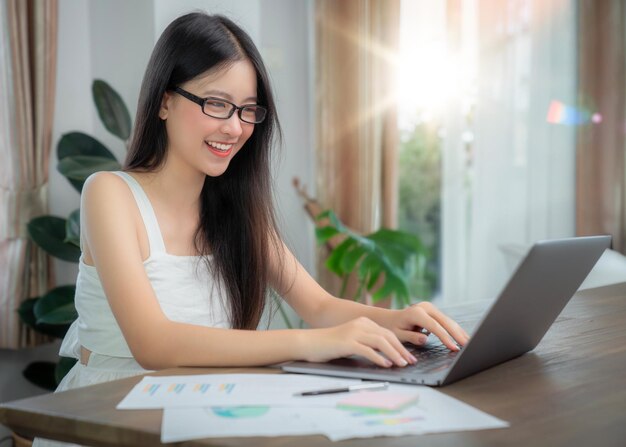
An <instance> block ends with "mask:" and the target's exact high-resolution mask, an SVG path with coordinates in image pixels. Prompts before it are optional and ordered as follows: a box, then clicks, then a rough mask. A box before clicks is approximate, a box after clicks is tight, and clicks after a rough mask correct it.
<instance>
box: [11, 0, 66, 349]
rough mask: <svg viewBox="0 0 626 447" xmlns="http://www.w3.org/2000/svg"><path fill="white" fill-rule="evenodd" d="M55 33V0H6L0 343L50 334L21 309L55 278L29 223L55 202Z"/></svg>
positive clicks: (23, 342) (14, 344)
mask: <svg viewBox="0 0 626 447" xmlns="http://www.w3.org/2000/svg"><path fill="white" fill-rule="evenodd" d="M56 37H57V1H56V0H46V1H35V0H27V1H23V0H0V157H1V158H0V348H19V347H25V346H32V345H34V344H37V343H38V342H39V341H41V340H43V338H42V337H41V336H39V335H37V334H35V333H34V332H33V331H31V330H29V329H27V328H26V327H25V326H23V325H22V324H21V323H20V321H19V317H18V314H17V312H16V309H17V308H18V307H19V305H20V304H21V303H22V301H24V300H25V299H27V298H29V297H33V296H39V295H42V294H43V293H45V292H46V291H47V290H48V289H49V288H50V286H51V280H52V275H51V262H50V259H49V258H48V256H47V255H46V254H45V253H44V252H43V251H42V250H40V249H39V248H38V247H36V246H35V245H34V244H33V243H32V242H31V241H30V240H29V238H28V235H27V233H26V224H27V223H28V221H29V220H30V219H31V218H33V217H35V216H37V215H41V214H44V213H46V212H47V206H48V205H47V202H48V198H47V181H48V161H49V154H50V147H51V137H52V119H53V111H54V93H55V79H56V45H57V40H56Z"/></svg>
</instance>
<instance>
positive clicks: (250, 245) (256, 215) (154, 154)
mask: <svg viewBox="0 0 626 447" xmlns="http://www.w3.org/2000/svg"><path fill="white" fill-rule="evenodd" d="M240 60H248V61H250V63H251V64H252V65H253V67H254V69H255V71H256V77H257V98H258V103H259V104H261V105H264V106H265V107H266V108H267V110H268V113H267V116H266V118H265V120H264V121H263V122H262V123H260V124H256V125H255V128H254V131H253V133H252V135H251V136H250V138H249V139H248V141H246V143H245V145H244V146H243V147H242V149H241V150H240V151H239V152H238V153H237V155H236V156H235V157H234V158H233V159H232V160H231V162H230V165H229V167H228V169H227V170H226V172H225V173H224V174H222V175H221V176H219V177H210V176H206V178H205V180H204V186H203V188H202V192H201V197H200V222H199V226H198V229H197V231H196V235H195V241H194V242H195V246H196V249H197V251H198V253H199V254H200V255H202V256H203V258H204V260H205V261H206V264H207V267H208V268H209V269H211V270H212V272H213V273H214V274H216V275H218V277H219V278H220V279H221V281H222V282H223V285H224V287H225V289H226V292H227V296H228V297H229V306H228V309H227V310H228V311H229V318H230V323H231V325H232V327H233V328H236V329H255V328H256V327H257V325H258V323H259V320H260V318H261V315H262V313H263V310H264V308H265V302H266V293H267V291H268V289H269V287H268V284H269V275H270V272H269V269H268V267H269V265H268V259H269V258H270V250H271V249H272V248H274V249H277V248H278V247H279V246H280V244H279V237H278V230H277V225H276V219H275V216H274V211H273V201H272V188H271V185H272V181H271V173H270V167H271V154H270V152H271V147H272V144H273V140H274V136H280V125H279V122H278V117H277V115H276V108H275V104H274V99H273V95H272V91H271V87H270V82H269V76H268V74H267V70H266V69H265V66H264V64H263V61H262V59H261V55H260V54H259V51H258V50H257V48H256V46H255V45H254V43H253V42H252V39H251V38H250V36H248V34H246V32H245V31H243V30H242V29H241V28H240V27H239V26H237V25H236V24H235V23H234V22H232V21H231V20H229V19H228V18H226V17H223V16H220V15H208V14H206V13H203V12H193V13H190V14H186V15H184V16H181V17H179V18H177V19H176V20H174V21H173V22H172V23H171V24H170V25H169V26H168V27H167V28H166V29H165V31H164V32H163V34H162V35H161V37H160V38H159V40H158V41H157V43H156V45H155V47H154V50H153V52H152V55H151V57H150V61H149V62H148V67H147V69H146V74H145V76H144V79H143V82H142V85H141V92H140V95H139V103H138V106H137V116H136V119H135V128H134V131H133V136H132V138H131V142H130V147H129V151H128V156H127V158H126V163H125V166H124V169H125V170H128V171H139V172H146V171H153V170H158V169H159V168H160V167H161V166H162V164H163V162H164V161H165V157H166V152H167V142H168V138H167V133H166V128H165V122H164V121H162V120H161V119H160V118H159V108H160V106H161V100H162V98H163V95H164V93H165V92H166V91H169V90H172V89H173V88H175V87H177V86H179V85H181V84H183V83H185V82H187V81H189V80H191V79H194V78H196V77H198V76H200V75H202V74H205V73H206V72H207V71H208V70H211V69H220V68H225V67H228V66H229V65H230V64H232V63H234V62H236V61H240ZM209 254H210V255H212V259H210V258H209V256H208V255H209Z"/></svg>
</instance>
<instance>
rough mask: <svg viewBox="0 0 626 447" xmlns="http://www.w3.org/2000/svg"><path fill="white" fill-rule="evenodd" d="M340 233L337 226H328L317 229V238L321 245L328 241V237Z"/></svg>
mask: <svg viewBox="0 0 626 447" xmlns="http://www.w3.org/2000/svg"><path fill="white" fill-rule="evenodd" d="M338 234H339V231H338V230H337V229H336V228H335V227H331V226H326V227H321V228H316V229H315V238H316V239H317V243H318V244H319V245H321V244H324V243H326V241H328V239H330V238H332V237H334V236H336V235H338Z"/></svg>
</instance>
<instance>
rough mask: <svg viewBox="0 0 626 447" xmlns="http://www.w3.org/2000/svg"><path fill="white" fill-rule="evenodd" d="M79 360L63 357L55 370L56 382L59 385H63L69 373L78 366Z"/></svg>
mask: <svg viewBox="0 0 626 447" xmlns="http://www.w3.org/2000/svg"><path fill="white" fill-rule="evenodd" d="M76 362H77V360H76V359H75V358H72V357H61V359H60V360H59V363H57V365H56V368H54V380H55V381H56V383H57V385H58V384H59V383H61V380H63V377H65V375H66V374H67V373H68V372H69V370H70V369H72V367H73V366H74V365H75V364H76Z"/></svg>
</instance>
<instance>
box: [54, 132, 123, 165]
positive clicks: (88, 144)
mask: <svg viewBox="0 0 626 447" xmlns="http://www.w3.org/2000/svg"><path fill="white" fill-rule="evenodd" d="M76 155H90V156H92V157H104V158H109V159H111V160H115V155H113V153H112V152H111V151H110V150H108V149H107V148H106V147H105V146H104V144H102V143H100V142H99V141H98V140H96V139H95V138H94V137H92V136H89V135H87V134H85V133H82V132H69V133H66V134H64V135H63V136H62V137H61V139H60V140H59V143H58V144H57V158H58V159H59V160H63V159H64V158H66V157H73V156H76Z"/></svg>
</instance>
